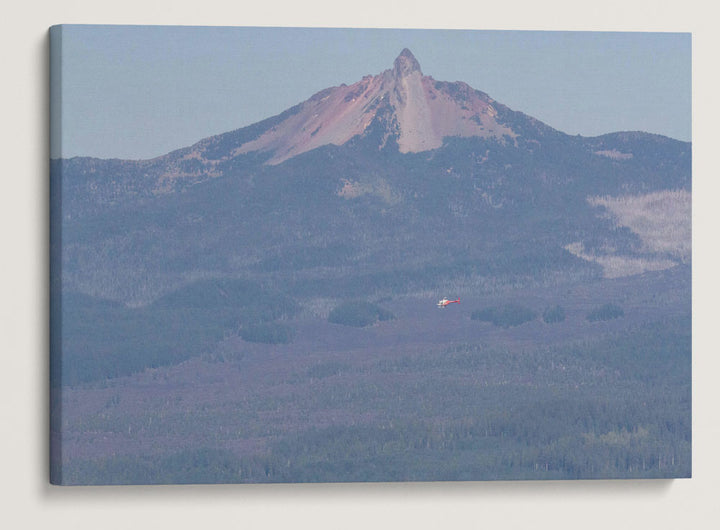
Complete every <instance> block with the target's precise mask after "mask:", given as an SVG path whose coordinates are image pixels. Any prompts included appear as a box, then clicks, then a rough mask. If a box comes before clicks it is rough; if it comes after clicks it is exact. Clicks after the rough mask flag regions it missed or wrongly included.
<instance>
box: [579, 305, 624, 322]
mask: <svg viewBox="0 0 720 530" xmlns="http://www.w3.org/2000/svg"><path fill="white" fill-rule="evenodd" d="M624 314H625V311H623V308H622V307H620V306H619V305H617V304H612V303H608V304H603V305H601V306H600V307H597V308H595V309H593V310H592V311H590V312H589V313H588V314H587V319H588V320H589V321H590V322H597V321H599V320H612V319H614V318H620V317H621V316H623V315H624Z"/></svg>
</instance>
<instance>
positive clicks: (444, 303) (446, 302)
mask: <svg viewBox="0 0 720 530" xmlns="http://www.w3.org/2000/svg"><path fill="white" fill-rule="evenodd" d="M459 303H460V299H459V298H458V299H457V300H448V299H447V298H443V299H442V300H440V301H439V302H438V303H437V306H438V307H439V308H440V309H445V308H446V307H447V306H449V305H450V304H459Z"/></svg>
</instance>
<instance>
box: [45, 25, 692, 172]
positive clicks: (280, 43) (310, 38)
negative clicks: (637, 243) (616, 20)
mask: <svg viewBox="0 0 720 530" xmlns="http://www.w3.org/2000/svg"><path fill="white" fill-rule="evenodd" d="M406 47H407V48H409V49H410V50H411V51H412V52H413V54H414V55H415V57H416V58H417V60H418V62H419V63H420V66H421V68H422V70H423V73H424V74H425V75H430V76H432V77H434V78H435V79H437V80H441V81H465V82H466V83H468V84H469V85H471V86H472V87H473V88H476V89H479V90H482V91H484V92H486V93H488V94H489V95H490V97H492V98H494V99H496V100H497V101H499V102H501V103H503V104H505V105H507V106H509V107H510V108H512V109H514V110H519V111H522V112H524V113H526V114H529V115H531V116H534V117H535V118H538V119H540V120H541V121H543V122H545V123H547V124H548V125H550V126H552V127H555V128H557V129H560V130H562V131H564V132H567V133H570V134H582V135H585V136H594V135H599V134H603V133H607V132H613V131H621V130H643V131H647V132H653V133H658V134H663V135H666V136H670V137H673V138H677V139H680V140H690V139H691V37H690V34H688V33H601V32H584V33H580V32H520V31H467V30H458V31H448V30H405V29H403V30H386V29H306V28H229V27H227V28H225V27H182V26H74V25H71V26H63V27H62V48H61V51H60V48H59V47H58V46H57V41H56V40H55V38H54V35H53V37H52V39H51V57H52V59H53V61H55V64H61V73H62V77H61V79H62V83H61V85H60V84H56V85H55V87H54V89H53V90H51V106H52V117H53V120H52V122H53V124H54V125H57V124H58V123H62V145H61V146H60V145H59V142H57V141H55V140H56V139H57V137H58V129H57V128H56V127H54V128H53V130H52V135H53V136H52V137H53V148H52V153H51V155H52V156H53V157H57V156H63V157H72V156H78V155H82V156H96V157H102V158H136V159H137V158H151V157H154V156H158V155H162V154H165V153H167V152H169V151H171V150H173V149H177V148H180V147H185V146H187V145H190V144H192V143H194V142H196V141H198V140H200V139H202V138H205V137H207V136H210V135H213V134H218V133H222V132H226V131H230V130H233V129H237V128H240V127H243V126H245V125H249V124H252V123H255V122H257V121H259V120H261V119H264V118H267V117H269V116H273V115H275V114H278V113H280V112H282V111H283V110H285V109H287V108H288V107H290V106H292V105H295V104H297V103H299V102H301V101H304V100H305V99H307V98H309V97H310V96H311V95H313V94H314V93H315V92H317V91H319V90H322V89H323V88H327V87H330V86H337V85H340V84H342V83H346V84H351V83H354V82H356V81H358V80H359V79H360V78H361V77H362V76H363V75H367V74H373V75H374V74H377V73H380V72H381V71H383V70H386V69H388V68H391V67H392V63H393V61H394V59H395V57H397V55H398V54H399V53H400V51H401V50H402V49H403V48H406ZM55 73H56V72H55V71H53V79H57V77H55ZM60 87H61V88H60ZM59 102H61V103H59ZM59 114H61V116H62V119H61V120H58V119H57V118H58V115H59Z"/></svg>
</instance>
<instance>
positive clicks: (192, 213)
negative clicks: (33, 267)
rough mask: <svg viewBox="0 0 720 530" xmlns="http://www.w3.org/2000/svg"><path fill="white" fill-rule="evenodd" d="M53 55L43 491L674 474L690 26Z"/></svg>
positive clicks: (127, 35) (282, 35) (187, 37)
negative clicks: (685, 29)
mask: <svg viewBox="0 0 720 530" xmlns="http://www.w3.org/2000/svg"><path fill="white" fill-rule="evenodd" d="M50 48H51V49H50V54H51V65H50V68H51V76H50V77H51V87H50V97H51V161H50V194H51V200H50V208H51V212H50V222H51V241H50V246H51V248H50V255H51V282H50V289H51V292H50V306H51V307H50V312H51V315H50V323H51V352H50V364H51V370H50V372H51V374H50V375H51V381H50V388H51V410H50V416H51V429H50V435H51V442H50V450H51V458H50V467H51V469H50V480H51V482H52V483H54V484H63V485H88V484H179V483H261V482H262V483H265V482H270V483H287V482H293V483H298V482H301V483H302V482H368V481H369V482H392V481H487V480H539V479H627V478H679V477H690V476H691V440H692V433H691V266H692V261H691V152H692V144H691V123H690V114H691V113H690V109H691V86H690V79H691V60H690V59H691V53H690V52H691V35H689V34H686V33H601V32H598V33H595V32H540V31H537V32H535V31H479V30H478V31H464V30H463V31H459V30H457V31H451V30H421V29H417V30H408V29H403V30H393V29H361V28H357V29H331V28H323V29H320V28H314V29H313V28H249V27H244V28H243V27H236V28H232V27H163V26H93V25H87V26H85V25H62V26H55V27H53V28H51V30H50Z"/></svg>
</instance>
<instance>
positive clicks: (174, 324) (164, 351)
mask: <svg viewBox="0 0 720 530" xmlns="http://www.w3.org/2000/svg"><path fill="white" fill-rule="evenodd" d="M55 304H56V305H55V308H56V312H57V313H56V315H58V316H60V314H61V318H56V319H54V322H55V325H56V326H60V325H62V333H59V332H58V333H57V334H56V335H55V334H54V336H57V337H61V338H62V342H61V346H60V347H61V351H62V353H61V354H58V355H55V354H54V355H53V357H52V366H51V383H52V384H53V385H54V386H55V385H59V384H64V385H76V384H79V383H85V382H89V381H96V380H102V379H108V378H113V377H118V376H122V375H129V374H132V373H136V372H140V371H142V370H144V369H146V368H151V367H158V366H166V365H170V364H177V363H179V362H182V361H184V360H187V359H189V358H190V357H194V356H199V355H201V354H203V353H205V352H207V351H209V350H212V349H213V348H214V347H215V345H216V344H217V342H218V341H219V340H221V339H222V338H223V336H224V335H225V334H227V333H238V334H240V336H241V337H242V338H243V339H245V340H247V341H251V342H267V343H287V342H290V341H291V340H292V336H293V331H292V329H291V328H290V327H289V326H287V325H285V324H281V323H279V322H277V321H276V320H277V319H279V318H282V317H287V316H291V315H293V314H295V313H296V312H297V310H298V306H297V304H296V302H295V301H294V300H293V299H292V298H290V297H288V296H285V295H283V294H280V293H277V292H275V291H272V290H268V289H264V288H262V287H260V286H258V285H256V284H254V283H252V282H249V281H245V280H237V279H210V280H200V281H197V282H194V283H191V284H189V285H187V286H185V287H183V288H181V289H179V290H177V291H174V292H172V293H169V294H168V295H166V296H164V297H162V298H160V299H158V300H157V301H156V302H155V303H153V304H151V305H149V306H145V307H139V308H128V307H125V306H124V305H122V304H119V303H117V302H111V301H107V300H101V299H98V298H93V297H90V296H87V295H82V294H78V293H67V294H64V295H62V296H61V297H59V296H58V297H56V298H55Z"/></svg>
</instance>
